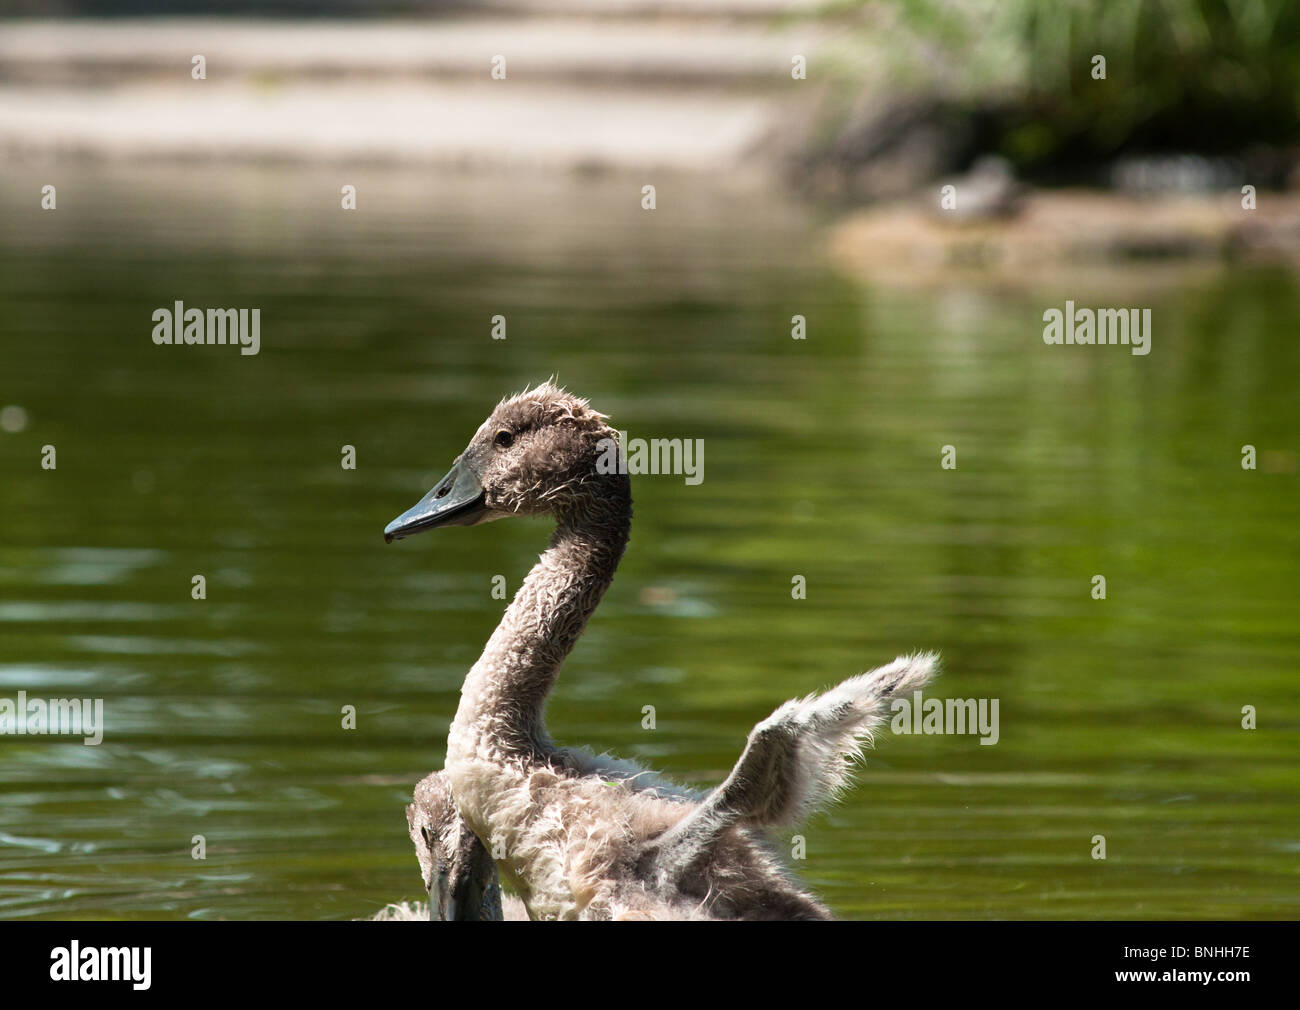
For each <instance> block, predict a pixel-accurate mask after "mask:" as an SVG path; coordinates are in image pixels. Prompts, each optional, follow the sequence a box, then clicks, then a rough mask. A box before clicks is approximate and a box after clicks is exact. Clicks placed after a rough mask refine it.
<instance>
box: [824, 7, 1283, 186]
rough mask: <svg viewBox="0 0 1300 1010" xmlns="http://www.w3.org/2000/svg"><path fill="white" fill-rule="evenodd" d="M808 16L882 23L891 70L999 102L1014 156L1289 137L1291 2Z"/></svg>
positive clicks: (1226, 145)
mask: <svg viewBox="0 0 1300 1010" xmlns="http://www.w3.org/2000/svg"><path fill="white" fill-rule="evenodd" d="M820 17H822V18H824V19H826V20H827V21H828V22H830V23H836V22H839V23H845V22H851V23H853V24H855V26H856V30H855V31H854V32H853V33H852V34H854V35H856V36H857V37H858V39H859V40H860V41H863V42H866V40H868V39H870V42H869V43H868V45H869V46H870V48H875V47H876V46H878V45H880V43H881V33H884V42H885V43H887V46H888V48H887V49H885V50H884V54H885V55H886V58H887V59H888V60H889V61H890V62H891V63H892V64H895V65H894V66H893V67H891V77H890V80H891V81H898V82H901V83H902V85H903V86H904V87H921V88H928V89H929V90H931V91H935V92H938V93H939V94H940V95H941V96H943V97H944V98H948V99H952V100H954V101H956V102H957V104H959V105H960V106H963V107H965V108H966V109H968V110H972V111H973V110H975V109H981V110H987V109H989V108H990V107H993V108H996V109H998V110H999V112H1000V113H1001V116H1000V130H999V134H1000V135H999V136H998V138H997V143H998V146H999V147H1000V148H1001V149H1002V150H1003V152H1004V153H1006V154H1008V155H1010V156H1011V157H1012V158H1013V159H1015V160H1016V161H1017V162H1019V163H1020V164H1022V165H1025V164H1031V165H1033V164H1038V165H1043V164H1050V163H1052V162H1059V161H1065V160H1069V159H1083V160H1097V159H1099V158H1107V157H1112V156H1114V155H1115V154H1118V153H1121V152H1125V151H1169V150H1184V151H1201V152H1205V153H1217V152H1238V151H1240V150H1242V149H1243V147H1245V146H1247V145H1250V144H1252V143H1264V144H1274V145H1285V144H1294V143H1295V142H1296V139H1297V137H1300V3H1296V2H1295V0H1066V2H1060V0H961V2H953V0H906V2H903V3H898V4H893V5H888V6H882V5H880V4H879V3H874V4H873V3H864V2H863V0H845V2H840V3H833V4H831V5H829V6H827V7H825V8H823V9H822V11H821V13H820ZM1095 55H1102V56H1104V57H1105V58H1106V79H1105V80H1094V79H1093V77H1092V75H1091V74H1092V67H1093V57H1094V56H1095ZM904 62H905V63H908V64H910V66H908V67H906V68H904V67H901V66H899V65H898V64H900V63H904ZM840 69H841V70H842V71H847V72H848V73H850V74H852V73H853V70H854V68H853V67H852V66H851V65H847V66H846V65H844V64H841V66H840ZM857 69H858V70H861V69H862V65H861V64H859V65H858V67H857Z"/></svg>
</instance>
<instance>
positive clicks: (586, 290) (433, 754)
mask: <svg viewBox="0 0 1300 1010" xmlns="http://www.w3.org/2000/svg"><path fill="white" fill-rule="evenodd" d="M47 181H49V182H54V183H57V185H58V194H59V195H58V200H59V203H58V210H57V211H54V212H43V211H41V210H40V208H39V206H38V199H39V191H40V186H41V185H42V184H44V183H45V182H47ZM344 182H348V183H353V184H356V185H357V186H358V190H359V202H360V209H359V210H358V211H356V212H355V213H346V214H345V213H344V212H342V211H341V210H339V209H338V199H339V196H338V194H339V186H340V185H341V184H342V183H344ZM640 184H641V181H640V180H633V181H631V182H628V181H622V180H618V179H613V178H603V177H591V178H583V179H579V180H577V181H567V182H557V183H545V182H537V181H533V180H530V179H527V178H524V177H519V178H515V177H501V178H484V179H475V178H472V177H456V178H452V179H437V178H429V177H427V176H423V175H409V176H408V175H403V174H396V173H390V174H384V173H380V172H379V171H377V170H349V171H347V172H329V171H318V172H313V173H304V172H301V171H299V170H297V169H293V168H287V167H285V168H274V167H267V168H259V169H240V170H225V169H223V170H216V169H204V168H201V167H199V166H182V167H177V168H168V169H163V168H149V169H143V168H131V167H114V166H112V165H105V166H100V167H97V168H93V169H90V168H82V169H71V168H68V167H60V166H26V167H23V168H19V169H15V170H13V171H9V172H6V173H5V177H4V183H3V190H2V192H3V196H2V198H0V199H2V200H3V202H2V203H0V210H2V211H3V222H4V223H3V231H2V232H0V406H3V405H5V404H13V405H19V406H21V407H22V408H23V409H24V410H25V411H26V424H25V426H24V427H22V430H19V431H10V432H0V467H2V468H3V469H2V472H3V481H0V515H2V516H3V522H2V523H0V698H13V697H15V696H16V694H17V692H18V691H19V690H25V691H26V692H27V693H28V695H29V696H32V697H51V698H52V697H76V698H81V697H87V698H102V699H104V705H105V721H106V729H105V737H104V742H103V744H102V745H100V746H98V747H88V746H83V745H82V744H81V743H79V742H75V741H69V740H68V739H62V738H54V737H25V738H16V737H0V797H2V799H0V916H6V917H18V918H187V917H188V918H203V919H214V918H234V919H238V918H308V919H313V918H352V917H359V916H366V915H369V914H371V913H372V912H374V911H375V910H376V909H378V908H379V907H380V906H382V905H383V904H385V903H386V902H389V901H394V900H400V899H411V898H416V897H419V895H420V883H419V878H418V873H417V869H416V864H415V860H414V858H413V855H412V851H411V846H410V843H409V841H408V840H407V837H406V829H405V822H404V817H403V812H402V807H403V804H404V802H405V801H406V800H407V799H408V798H409V796H410V790H411V786H412V784H413V783H414V782H415V781H416V780H417V779H419V778H420V777H421V776H422V775H423V774H424V773H425V772H427V771H428V770H430V769H432V768H435V767H439V766H440V765H441V762H442V754H443V744H444V739H445V736H446V731H447V726H448V722H449V720H450V717H451V715H452V713H453V711H454V708H455V704H456V699H457V690H458V687H459V684H460V681H461V678H462V676H463V675H464V672H465V670H466V669H467V668H468V667H469V665H470V664H471V663H472V662H473V660H474V658H475V657H476V656H477V654H478V650H479V648H480V647H481V645H482V642H483V641H484V640H485V638H486V637H487V635H488V634H489V633H490V631H491V629H492V627H493V626H494V624H495V622H496V621H497V619H498V617H499V614H500V611H501V609H502V606H503V604H502V603H501V601H500V600H495V599H493V598H492V596H491V588H492V579H493V576H495V575H502V576H504V577H505V580H506V584H507V586H508V587H509V589H510V590H511V591H513V589H514V588H515V587H516V586H517V585H518V583H519V580H520V578H521V577H522V575H523V574H524V572H526V571H527V569H528V567H529V566H530V564H531V562H532V561H533V560H534V559H535V557H536V554H537V552H538V551H539V550H540V549H541V548H542V546H543V545H544V542H545V539H546V536H547V533H548V530H547V528H546V526H545V525H544V524H542V523H538V522H529V521H522V520H521V521H518V522H505V523H496V524H492V525H489V526H486V527H482V528H477V529H468V530H467V529H451V530H445V531H440V532H438V533H435V534H430V535H427V536H421V537H419V538H416V539H413V540H409V541H404V542H401V543H398V544H393V545H391V546H386V545H385V544H384V543H383V540H382V537H381V531H382V529H383V527H384V524H385V523H387V522H388V520H390V519H392V518H393V517H394V516H396V515H397V514H398V513H399V512H401V511H403V510H404V509H405V508H407V507H408V506H410V505H411V504H413V503H414V502H415V500H416V499H417V498H418V497H419V496H420V495H422V494H423V493H424V491H425V490H426V489H427V488H428V486H429V484H430V482H431V481H432V480H434V479H436V477H437V476H439V475H440V474H441V473H442V471H443V470H444V469H445V467H446V465H447V464H448V463H449V462H450V460H451V459H452V457H454V456H455V455H456V454H457V453H458V452H459V451H460V449H461V447H462V446H463V444H464V442H465V440H466V439H467V438H468V437H469V435H470V434H472V433H473V431H474V430H475V428H476V427H477V425H478V424H479V422H480V421H481V420H482V418H483V417H484V416H485V415H486V412H487V411H488V410H489V409H490V407H491V406H492V405H493V404H494V403H495V402H496V400H497V399H498V398H499V397H500V396H501V395H502V394H504V393H508V392H511V391H513V390H517V389H519V388H521V387H522V386H523V385H525V384H527V383H530V382H536V381H538V380H539V379H542V378H545V377H547V376H549V375H551V374H552V373H554V374H557V375H558V376H559V378H560V380H561V381H562V382H564V383H565V384H567V385H568V386H569V387H570V388H572V389H574V390H577V391H579V392H581V393H583V394H584V395H588V396H590V397H591V398H592V399H593V401H594V403H595V404H596V406H598V407H599V408H601V409H603V410H604V411H606V412H607V413H609V414H611V415H612V417H613V420H614V422H615V424H616V425H617V426H618V427H620V428H624V429H627V430H628V431H629V432H630V434H631V435H632V436H633V437H637V436H642V437H687V438H700V439H703V440H704V445H705V456H704V463H705V470H704V481H703V483H702V484H700V485H698V486H687V485H686V484H685V482H684V481H683V480H682V478H681V477H671V476H643V477H639V478H635V479H634V485H633V489H634V495H635V499H636V521H635V524H634V527H633V536H632V543H631V546H630V548H629V550H628V554H627V557H626V559H625V561H624V563H623V566H622V568H621V570H620V572H619V575H618V577H617V578H616V580H615V582H614V585H613V587H612V589H611V590H610V593H609V595H608V596H607V598H606V600H605V602H604V604H603V605H602V606H601V608H600V610H599V611H598V613H597V615H596V617H595V619H594V620H593V622H592V624H591V626H590V628H589V630H588V632H587V634H586V635H585V637H584V638H583V640H582V642H581V643H580V645H579V647H578V649H577V650H576V652H575V654H574V655H573V657H572V658H571V659H570V661H569V663H568V664H567V666H566V668H565V670H564V674H563V676H562V678H561V681H560V684H559V688H558V690H557V692H556V694H555V696H554V698H553V700H552V703H551V705H550V709H549V719H550V724H551V727H552V730H553V732H554V734H555V736H556V737H557V739H559V740H560V741H561V742H564V743H581V744H586V745H588V746H591V747H594V748H597V749H608V750H611V751H613V752H616V753H618V754H621V755H625V756H631V757H635V758H638V759H640V760H642V761H643V762H645V763H647V764H649V765H651V766H654V767H655V768H658V769H661V770H664V771H666V772H669V773H671V774H673V775H675V776H677V777H679V778H680V779H682V780H685V781H689V782H694V783H699V784H701V785H703V784H709V783H713V782H716V781H717V780H718V779H719V778H720V777H721V776H722V775H723V774H725V772H726V770H727V768H728V767H729V766H730V764H731V762H732V761H733V760H734V759H735V757H736V755H737V754H738V752H739V749H740V747H741V745H742V743H743V740H744V736H745V733H746V731H747V729H748V728H749V726H751V725H752V724H753V723H754V722H755V721H756V720H758V719H760V718H762V717H763V716H764V715H766V714H767V713H768V712H769V711H770V710H771V709H772V708H773V707H774V706H775V705H776V704H777V703H779V702H780V701H782V700H783V699H785V698H787V697H791V696H795V695H799V694H802V693H805V692H807V691H809V690H811V689H814V688H817V687H820V686H823V685H825V684H827V683H829V682H831V681H834V680H838V679H840V678H843V677H846V676H849V675H851V674H853V673H856V672H859V671H861V670H863V669H865V668H867V667H869V666H872V665H876V664H878V663H881V662H885V661H887V660H889V659H890V658H892V657H893V656H894V655H896V654H897V653H899V652H903V651H907V650H911V649H915V648H933V649H938V650H940V651H941V652H942V653H943V657H944V666H945V673H944V675H943V677H942V679H941V681H940V682H939V683H938V685H936V687H935V689H934V691H935V693H936V694H937V696H940V697H969V698H997V699H998V700H999V706H1000V709H999V711H1000V739H999V741H998V743H997V744H996V745H995V746H981V745H979V743H978V738H977V737H974V736H969V735H968V736H921V737H915V736H895V735H893V734H891V733H889V732H888V731H885V732H883V733H881V734H880V735H879V747H878V749H877V750H876V752H875V753H874V754H873V755H872V756H871V758H870V760H869V762H868V764H867V765H866V767H865V769H864V770H863V772H862V774H861V776H860V778H859V781H858V785H857V786H856V787H855V788H854V789H853V790H852V791H850V792H849V793H848V794H847V795H846V797H845V798H844V801H843V802H842V803H841V804H840V805H838V806H837V807H835V808H834V809H833V810H832V811H830V812H828V813H826V814H823V815H821V816H818V817H817V818H815V819H814V820H813V821H812V822H811V823H810V824H808V825H807V826H806V829H805V830H804V831H803V832H802V833H803V835H804V837H805V839H806V848H807V858H806V859H805V860H803V861H801V862H799V863H797V866H798V867H799V870H800V872H801V873H802V875H803V876H804V877H805V879H806V880H807V881H808V882H809V883H810V884H811V885H812V886H814V887H815V888H816V889H817V890H818V891H819V892H820V893H821V894H823V895H824V896H825V898H826V899H827V901H828V902H829V903H830V904H831V906H832V907H833V908H834V909H835V910H836V912H837V913H838V914H840V915H842V916H845V917H852V918H984V917H996V918H1039V917H1043V918H1051V917H1065V918H1097V917H1141V918H1147V917H1226V918H1235V917H1295V916H1297V915H1300V879H1298V878H1297V858H1298V856H1300V814H1298V808H1300V802H1298V801H1300V733H1298V732H1297V731H1298V730H1300V701H1298V700H1297V696H1296V684H1297V670H1298V667H1300V633H1298V631H1297V622H1296V612H1297V596H1298V592H1297V590H1300V576H1298V575H1297V564H1296V562H1297V556H1298V555H1300V551H1298V547H1300V535H1298V533H1297V526H1296V502H1297V500H1298V497H1297V476H1296V470H1297V465H1296V452H1297V448H1298V447H1297V431H1300V397H1297V396H1296V392H1295V389H1296V379H1297V375H1298V374H1300V349H1298V347H1297V343H1296V340H1295V335H1296V333H1297V332H1298V325H1300V302H1298V300H1297V295H1298V293H1300V289H1298V285H1297V282H1296V279H1295V278H1294V277H1293V276H1291V275H1288V274H1286V273H1282V272H1275V271H1270V270H1259V269H1257V270H1244V269H1241V270H1235V271H1225V272H1222V273H1213V274H1210V275H1208V276H1206V275H1203V274H1201V275H1196V276H1193V275H1191V274H1188V275H1187V276H1186V277H1185V278H1183V277H1181V276H1180V275H1179V274H1178V272H1177V270H1175V272H1174V277H1173V280H1172V281H1171V280H1170V277H1169V270H1168V268H1161V281H1160V283H1158V284H1156V283H1152V284H1151V285H1149V286H1148V285H1147V284H1146V283H1145V277H1146V275H1145V273H1144V270H1145V269H1146V268H1140V269H1135V270H1131V271H1126V272H1125V273H1124V274H1123V278H1122V283H1121V282H1120V281H1117V282H1116V286H1115V287H1114V288H1113V289H1111V292H1110V293H1111V294H1112V295H1113V297H1112V298H1111V299H1110V300H1105V298H1104V297H1098V298H1094V299H1092V302H1093V303H1094V304H1097V305H1099V306H1109V305H1136V306H1144V307H1150V308H1151V309H1152V312H1153V319H1154V324H1153V329H1154V335H1153V350H1152V353H1151V354H1150V356H1148V357H1135V356H1132V355H1131V354H1129V353H1128V351H1127V350H1126V349H1124V348H1115V347H1111V348H1087V347H1083V348H1080V347H1073V348H1066V347H1048V346H1046V345H1044V344H1043V342H1042V340H1041V337H1040V334H1041V329H1042V323H1041V322H1040V319H1041V315H1042V312H1043V310H1044V309H1045V308H1047V307H1050V306H1060V305H1062V304H1063V302H1064V300H1065V299H1066V298H1079V297H1082V296H1083V293H1081V292H1076V291H1073V290H1065V289H1063V288H1061V287H1060V286H1050V287H1048V288H1046V289H1034V288H1033V287H1032V286H1024V287H1017V288H1015V289H1011V290H1001V291H993V290H983V291H981V290H979V289H973V288H963V287H961V286H958V285H951V286H947V287H945V288H944V289H942V290H919V291H899V290H894V291H889V290H881V289H879V288H872V287H869V286H862V285H859V284H858V283H855V282H853V281H850V280H848V279H845V278H844V277H842V276H839V275H837V274H836V273H835V272H833V270H832V269H831V268H830V267H829V266H828V265H827V264H826V263H825V262H824V260H823V257H822V256H821V255H820V254H819V252H818V250H819V249H820V248H822V243H821V239H820V236H819V232H818V230H817V223H816V222H815V221H814V220H813V215H811V214H810V213H808V212H806V211H803V210H800V209H799V208H797V207H794V206H790V205H787V204H785V203H783V202H782V201H779V200H775V199H774V198H773V197H771V196H770V195H768V194H764V193H762V192H758V191H753V192H749V191H739V192H728V191H721V192H719V191H714V190H713V189H711V188H710V186H709V185H708V184H707V183H706V182H702V181H700V180H695V179H681V180H671V179H669V180H662V181H661V184H660V186H659V197H658V202H659V209H658V210H657V211H655V212H654V213H648V212H645V211H642V210H641V209H640V206H639V187H640ZM1150 269H1151V270H1152V272H1153V273H1154V272H1155V268H1154V267H1152V268H1150ZM1105 293H1106V291H1105V290H1103V293H1102V294H1103V296H1104V295H1105ZM176 299H183V300H184V301H185V302H186V303H187V304H188V305H191V306H199V307H217V306H236V307H250V308H251V307H257V308H260V309H261V314H262V327H261V344H262V346H261V353H260V354H258V355H256V356H241V355H239V354H238V353H236V352H235V351H234V350H233V349H231V348H228V347H227V348H223V347H203V348H193V347H182V348H174V347H172V348H169V347H156V346H154V345H153V344H152V342H151V340H150V331H151V329H152V322H151V313H152V312H153V310H154V309H156V308H158V307H161V306H170V305H171V303H172V302H173V301H174V300H176ZM1085 300H1086V299H1085ZM497 314H501V315H504V316H506V317H507V326H508V328H507V334H508V335H507V339H506V340H504V341H494V340H492V339H491V337H490V328H491V318H492V316H494V315H497ZM794 314H801V315H804V316H806V317H807V320H808V328H809V336H808V339H807V340H805V341H794V340H792V339H791V338H790V318H791V316H792V315H794ZM1247 443H1249V444H1252V445H1255V446H1256V447H1257V449H1258V452H1259V467H1258V469H1256V470H1254V471H1245V470H1243V469H1242V468H1241V465H1240V459H1241V447H1242V445H1243V444H1247ZM47 444H48V445H54V446H55V447H56V451H57V469H55V470H42V468H41V465H40V459H41V447H42V446H44V445H47ZM344 445H352V446H355V447H356V451H357V464H358V465H357V468H356V469H355V470H343V469H342V468H341V467H340V465H339V462H340V458H341V456H340V450H341V447H342V446H344ZM944 445H952V446H954V447H955V448H956V451H957V468H956V469H955V470H945V469H943V468H941V466H940V450H941V447H942V446H944ZM195 574H203V575H204V576H205V577H206V580H207V598H206V599H205V600H201V601H198V600H193V599H191V578H192V577H193V576H194V575H195ZM1097 574H1103V575H1104V576H1105V577H1106V580H1107V595H1106V599H1105V600H1095V599H1093V598H1092V595H1091V590H1092V578H1093V576H1094V575H1097ZM795 575H803V576H804V577H805V578H806V580H807V599H805V600H795V599H792V596H791V580H792V578H793V577H794V576H795ZM645 705H653V706H655V710H656V716H657V728H656V729H654V730H653V731H650V730H646V729H643V728H642V709H643V706H645ZM1244 705H1252V706H1255V709H1256V711H1257V719H1258V728H1257V729H1255V730H1253V731H1249V730H1245V729H1243V728H1242V727H1241V720H1242V714H1241V713H1242V707H1243V706H1244ZM344 706H355V709H356V712H357V725H356V728H355V729H353V730H345V729H343V728H342V727H341V722H342V716H341V710H342V709H343V707H344ZM196 835H202V836H204V838H205V839H206V846H207V858H206V860H203V861H197V860H195V859H193V858H191V846H192V839H193V838H194V836H196ZM1095 835H1104V836H1105V838H1106V850H1107V858H1106V859H1105V860H1104V861H1101V860H1094V859H1093V858H1091V852H1092V849H1093V836H1095ZM788 843H789V840H788V839H785V840H783V842H782V844H783V845H784V844H788Z"/></svg>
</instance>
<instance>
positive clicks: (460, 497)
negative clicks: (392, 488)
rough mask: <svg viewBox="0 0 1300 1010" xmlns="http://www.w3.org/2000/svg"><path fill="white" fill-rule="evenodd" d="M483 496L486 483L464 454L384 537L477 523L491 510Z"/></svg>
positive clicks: (387, 539)
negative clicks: (480, 481) (479, 477)
mask: <svg viewBox="0 0 1300 1010" xmlns="http://www.w3.org/2000/svg"><path fill="white" fill-rule="evenodd" d="M483 498H484V495H483V485H482V484H480V483H479V479H478V476H477V475H476V474H475V473H474V471H473V470H471V469H470V467H469V464H468V463H466V462H465V457H463V456H462V457H461V458H460V459H458V460H456V462H455V464H454V465H453V466H452V468H451V469H450V470H449V471H448V472H447V476H445V477H443V478H442V480H440V481H438V483H437V484H435V485H434V486H433V490H432V491H430V492H429V493H428V494H427V495H425V496H424V497H423V498H421V499H420V500H419V502H417V503H416V504H415V505H414V506H413V507H412V508H409V509H407V510H406V511H405V512H403V513H402V514H401V515H400V516H398V517H397V518H396V519H394V520H393V521H392V522H391V523H389V524H388V525H387V526H385V527H384V541H385V542H386V543H390V544H391V543H392V542H393V541H394V540H401V539H402V538H403V537H409V536H411V535H412V534H414V533H422V532H424V531H425V530H436V529H437V528H438V527H440V526H473V525H474V524H475V523H476V522H478V521H479V520H480V519H482V518H483V516H484V515H485V514H486V512H487V505H486V504H485V503H484V500H483Z"/></svg>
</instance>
